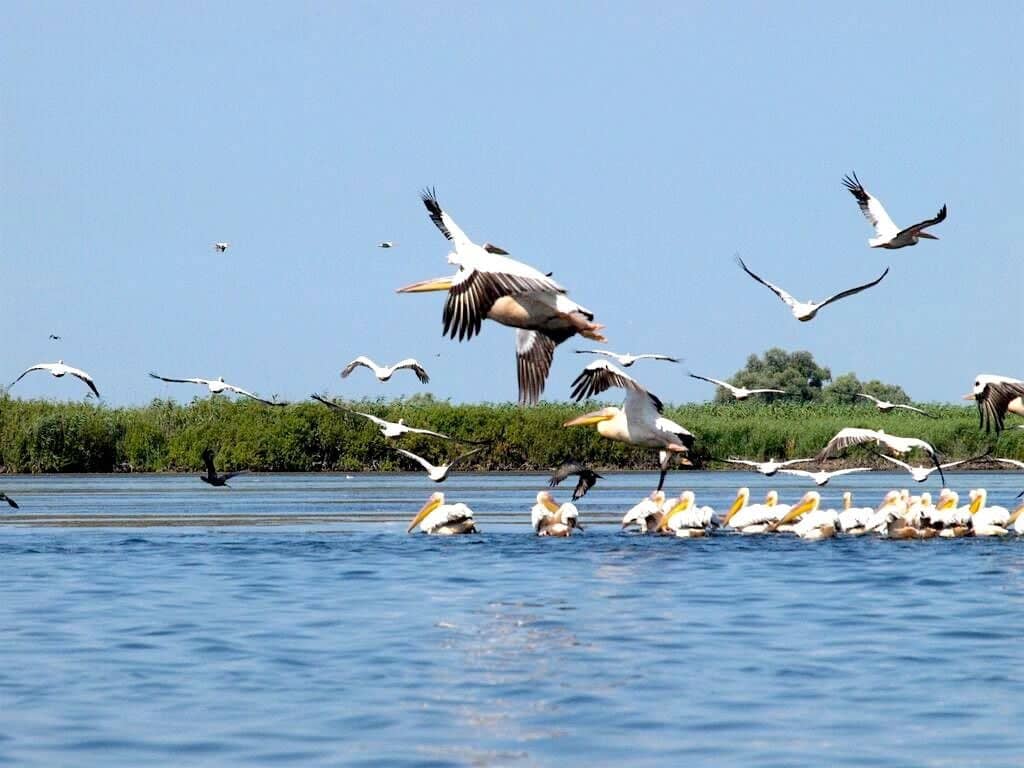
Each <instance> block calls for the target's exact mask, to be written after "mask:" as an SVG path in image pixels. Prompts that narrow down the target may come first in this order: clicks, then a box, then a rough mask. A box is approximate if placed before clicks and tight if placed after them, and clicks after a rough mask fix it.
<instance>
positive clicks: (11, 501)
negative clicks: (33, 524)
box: [0, 491, 18, 509]
mask: <svg viewBox="0 0 1024 768" xmlns="http://www.w3.org/2000/svg"><path fill="white" fill-rule="evenodd" d="M0 501H6V502H7V506H9V507H12V508H13V509H18V502H16V501H15V500H14V499H12V498H11V497H10V496H8V495H7V494H6V493H4V492H3V491H0Z"/></svg>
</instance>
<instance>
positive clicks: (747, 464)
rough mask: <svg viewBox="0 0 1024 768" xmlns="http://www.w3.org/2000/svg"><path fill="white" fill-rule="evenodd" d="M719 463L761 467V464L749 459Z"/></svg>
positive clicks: (724, 460) (725, 460) (723, 460)
mask: <svg viewBox="0 0 1024 768" xmlns="http://www.w3.org/2000/svg"><path fill="white" fill-rule="evenodd" d="M719 461H722V462H725V463H726V464H738V465H739V466H741V467H759V466H761V465H760V463H758V462H756V461H749V460H747V459H719Z"/></svg>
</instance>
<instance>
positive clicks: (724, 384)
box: [690, 373, 788, 400]
mask: <svg viewBox="0 0 1024 768" xmlns="http://www.w3.org/2000/svg"><path fill="white" fill-rule="evenodd" d="M690 378H691V379H700V380H701V381H707V382H710V383H711V384H717V385H718V386H720V387H721V388H722V389H726V390H728V391H729V394H730V395H732V396H733V397H735V398H736V399H737V400H746V399H747V398H748V397H750V396H751V395H759V394H762V393H765V394H767V393H774V394H779V395H785V394H788V393H787V392H786V390H784V389H747V388H746V387H736V386H733V385H732V384H730V383H729V382H728V381H721V380H719V379H712V378H711V377H710V376H698V375H697V374H696V373H691V374H690Z"/></svg>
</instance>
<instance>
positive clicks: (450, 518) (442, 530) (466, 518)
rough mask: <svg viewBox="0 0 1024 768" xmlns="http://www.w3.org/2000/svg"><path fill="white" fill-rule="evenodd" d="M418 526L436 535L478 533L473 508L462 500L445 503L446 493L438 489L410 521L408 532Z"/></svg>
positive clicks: (425, 531)
mask: <svg viewBox="0 0 1024 768" xmlns="http://www.w3.org/2000/svg"><path fill="white" fill-rule="evenodd" d="M416 526H419V528H420V530H421V531H423V532H424V533H429V534H432V535H435V536H451V535H453V534H458V533H476V532H477V530H476V522H475V521H474V520H473V510H471V509H470V508H469V507H467V506H466V505H465V504H462V503H461V502H460V503H458V504H445V503H444V494H443V493H441V492H440V491H438V492H437V493H432V494H430V498H429V499H427V503H426V504H424V505H423V507H422V509H420V511H419V512H417V513H416V517H414V518H413V519H412V522H411V523H409V527H408V528H407V529H406V533H412V532H413V531H414V530H415V529H416Z"/></svg>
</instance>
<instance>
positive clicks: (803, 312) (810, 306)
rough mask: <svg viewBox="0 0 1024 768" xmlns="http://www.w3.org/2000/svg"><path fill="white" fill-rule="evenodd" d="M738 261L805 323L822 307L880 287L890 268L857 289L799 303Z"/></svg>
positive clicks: (739, 259)
mask: <svg viewBox="0 0 1024 768" xmlns="http://www.w3.org/2000/svg"><path fill="white" fill-rule="evenodd" d="M736 260H737V261H738V262H739V265H740V266H741V267H743V271H744V272H746V273H747V274H748V275H750V276H751V277H752V278H754V279H755V280H757V282H759V283H760V284H761V285H763V286H765V287H767V288H769V289H771V291H772V292H773V293H774V294H775V295H776V296H778V297H779V298H780V299H782V301H783V303H785V305H786V306H787V307H789V308H790V309H791V310H792V312H793V317H795V318H796V319H797V320H799V321H801V322H804V323H806V322H807V321H809V320H813V319H814V316H815V315H817V314H818V310H820V309H821V308H822V307H825V306H827V305H828V304H831V303H832V302H833V301H838V300H839V299H845V298H846V297H847V296H853V295H854V294H855V293H860V292H861V291H866V290H867V289H868V288H871V287H873V286H875V285H878V284H879V283H880V282H882V280H883V279H884V278H885V276H886V275H888V274H889V268H888V267H886V268H885V272H883V273H882V274H881V275H880V276H879V277H878V279H877V280H872V281H871V282H870V283H864V285H858V286H857V287H856V288H848V289H847V290H845V291H840V292H839V293H836V294H834V295H832V296H829V297H828V298H827V299H825V300H824V301H799V300H797V299H794V298H793V297H792V296H791V295H790V294H788V293H787V292H786V291H785V290H783V289H782V288H780V287H779V286H777V285H775V284H774V283H769V282H768V281H767V280H765V279H763V278H761V277H758V276H757V275H755V274H754V273H753V272H751V271H750V270H749V269H747V265H746V264H744V263H743V259H741V258H740V257H739V256H737V257H736Z"/></svg>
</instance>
